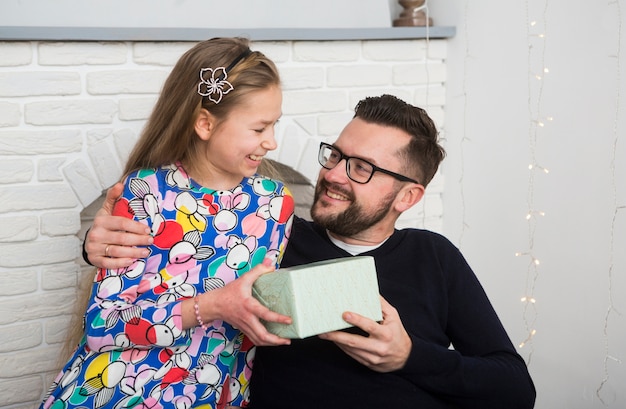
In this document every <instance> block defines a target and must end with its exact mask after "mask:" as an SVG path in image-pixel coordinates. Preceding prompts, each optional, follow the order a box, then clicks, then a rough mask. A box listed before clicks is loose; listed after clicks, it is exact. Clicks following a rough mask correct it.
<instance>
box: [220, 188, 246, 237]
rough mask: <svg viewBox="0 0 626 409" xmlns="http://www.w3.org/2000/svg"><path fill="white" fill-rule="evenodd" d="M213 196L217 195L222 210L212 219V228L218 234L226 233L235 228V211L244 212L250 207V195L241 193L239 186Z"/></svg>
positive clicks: (241, 189) (236, 219)
mask: <svg viewBox="0 0 626 409" xmlns="http://www.w3.org/2000/svg"><path fill="white" fill-rule="evenodd" d="M215 194H217V195H218V197H219V202H220V204H221V206H222V208H221V209H220V210H219V211H218V212H217V214H216V215H215V217H214V218H213V227H215V229H216V230H217V231H218V232H221V233H224V232H228V231H230V230H232V229H234V228H235V227H236V226H237V221H238V217H237V213H236V212H235V211H236V210H240V211H241V210H246V209H247V208H248V205H250V195H249V194H248V193H246V192H244V191H243V187H242V186H241V185H237V186H236V187H235V188H234V189H232V190H222V191H217V192H215Z"/></svg>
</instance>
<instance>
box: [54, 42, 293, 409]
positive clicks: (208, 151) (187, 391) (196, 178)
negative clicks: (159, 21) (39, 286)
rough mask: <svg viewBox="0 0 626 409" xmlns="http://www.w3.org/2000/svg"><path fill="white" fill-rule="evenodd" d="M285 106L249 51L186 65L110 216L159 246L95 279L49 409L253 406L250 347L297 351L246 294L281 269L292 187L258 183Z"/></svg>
mask: <svg viewBox="0 0 626 409" xmlns="http://www.w3.org/2000/svg"><path fill="white" fill-rule="evenodd" d="M281 103H282V95H281V88H280V80H279V75H278V72H277V69H276V67H275V65H274V63H273V62H272V61H271V60H269V59H268V58H266V57H265V56H264V55H263V54H261V53H259V52H252V51H250V49H249V48H248V42H247V41H246V40H244V39H237V38H216V39H212V40H208V41H204V42H201V43H199V44H197V45H196V46H195V47H193V48H192V49H190V50H189V51H188V52H187V53H185V54H184V55H183V56H182V57H181V59H180V60H179V61H178V63H177V64H176V66H175V67H174V68H173V70H172V72H171V74H170V75H169V77H168V79H167V81H166V82H165V85H164V88H163V91H162V93H161V95H160V98H159V100H158V101H157V103H156V106H155V108H154V111H153V112H152V115H151V117H150V118H149V120H148V122H147V124H146V127H145V130H144V131H143V133H142V135H141V137H140V139H139V141H138V142H137V145H136V146H135V148H134V150H133V152H132V153H131V155H130V157H129V159H128V163H127V165H126V169H125V171H124V174H125V175H126V178H125V182H124V192H123V195H122V198H121V199H120V200H119V201H118V202H117V203H116V205H115V208H114V214H116V215H124V216H126V217H128V218H131V219H135V220H139V221H142V222H143V223H145V224H146V226H147V227H148V228H150V229H151V233H152V235H153V237H154V243H153V245H151V246H149V248H148V250H149V255H148V256H147V257H145V258H143V259H139V260H137V261H136V262H135V263H134V264H133V265H131V266H130V267H127V268H120V269H99V270H98V272H97V275H96V277H95V279H94V283H93V287H92V291H91V296H90V300H89V305H88V308H87V311H86V313H85V317H84V334H83V337H82V339H81V341H80V343H79V345H78V348H77V350H76V351H75V352H74V354H73V355H72V356H71V358H70V359H69V361H68V362H67V364H66V365H65V366H64V368H63V369H62V371H61V373H60V374H59V375H58V376H57V378H56V379H55V381H54V383H53V385H52V387H51V388H50V391H49V393H48V396H47V397H46V398H45V399H44V402H43V405H42V407H43V408H46V409H47V408H72V407H85V408H102V407H106V408H133V407H136V408H147V407H150V408H190V407H192V406H193V407H197V406H202V407H205V408H221V407H225V406H227V405H233V406H245V405H246V404H247V384H248V380H249V377H250V371H251V365H252V362H251V360H252V358H253V349H252V346H253V345H252V343H256V344H259V345H282V344H287V343H289V341H288V340H286V339H282V338H279V337H276V336H275V335H272V334H269V333H268V332H267V331H266V330H265V328H264V327H263V325H262V323H261V320H270V321H276V322H283V323H289V322H290V321H289V318H288V317H285V316H282V315H278V314H276V313H272V312H271V311H269V310H267V309H266V308H264V307H262V306H261V305H260V304H259V303H257V302H256V301H255V300H254V299H253V298H252V297H251V294H250V288H251V286H252V283H253V282H254V280H255V279H256V278H257V277H258V276H259V275H260V274H263V273H265V272H268V271H271V270H272V269H273V268H275V267H277V266H278V264H279V262H280V259H281V255H282V253H283V251H284V248H285V246H286V244H287V239H288V236H289V232H290V229H291V221H292V218H293V209H294V204H293V198H292V197H291V195H290V193H289V192H288V191H287V189H286V188H285V186H284V185H283V184H282V183H280V182H278V181H276V180H273V179H270V178H267V177H263V176H260V175H258V174H257V173H256V172H257V168H258V167H259V165H260V164H261V161H262V159H263V157H264V156H265V154H266V153H267V152H269V151H271V150H273V149H275V148H276V141H275V139H274V125H275V124H276V122H277V121H278V119H279V117H280V116H281ZM108 251H109V250H108V247H107V249H106V250H105V253H107V252H108ZM255 266H257V267H256V268H255ZM244 273H246V274H245V275H244ZM239 277H241V279H237V278H239ZM244 333H245V334H246V335H247V336H245V337H244ZM251 341H252V342H251Z"/></svg>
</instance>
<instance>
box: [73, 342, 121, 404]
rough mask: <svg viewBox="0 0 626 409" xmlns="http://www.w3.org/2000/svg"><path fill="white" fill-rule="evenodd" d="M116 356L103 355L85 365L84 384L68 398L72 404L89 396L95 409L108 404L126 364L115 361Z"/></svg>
mask: <svg viewBox="0 0 626 409" xmlns="http://www.w3.org/2000/svg"><path fill="white" fill-rule="evenodd" d="M118 355H119V353H115V352H107V353H103V354H100V355H98V356H96V357H95V358H94V359H93V360H91V361H90V362H89V363H88V364H87V367H86V369H85V373H84V377H85V382H84V383H83V384H82V386H81V387H80V388H78V389H77V390H75V391H74V393H73V394H72V396H71V397H70V398H69V399H70V400H71V402H72V403H73V404H81V403H82V402H84V400H85V399H86V398H87V397H89V396H94V407H95V408H101V407H103V406H106V405H107V403H109V401H110V400H111V398H112V397H113V392H114V390H115V388H116V387H118V385H119V384H121V382H122V380H123V379H124V375H125V372H126V364H125V363H124V362H121V361H118V360H117V356H118Z"/></svg>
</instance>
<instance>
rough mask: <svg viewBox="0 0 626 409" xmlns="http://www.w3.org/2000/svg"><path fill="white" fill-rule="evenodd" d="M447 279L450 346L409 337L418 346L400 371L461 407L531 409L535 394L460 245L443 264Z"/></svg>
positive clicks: (414, 335)
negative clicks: (461, 251) (459, 250)
mask: <svg viewBox="0 0 626 409" xmlns="http://www.w3.org/2000/svg"><path fill="white" fill-rule="evenodd" d="M441 264H442V267H443V269H444V272H445V273H444V274H445V276H446V277H447V283H448V284H447V297H448V317H447V323H446V325H445V333H446V336H447V337H448V339H449V340H450V343H451V347H445V346H443V345H440V344H437V343H434V342H429V341H427V340H424V339H421V338H420V334H416V333H411V332H410V330H409V335H410V337H411V341H412V342H413V348H412V351H411V354H410V356H409V359H408V361H407V363H406V365H405V367H404V368H403V369H402V370H400V371H398V373H399V374H400V375H401V376H404V377H406V378H408V379H409V380H410V381H412V382H414V383H415V384H416V385H418V386H419V387H421V388H423V389H425V390H428V391H431V392H433V393H435V394H437V395H439V396H442V397H444V398H445V399H446V400H448V401H450V402H452V403H454V404H456V405H458V407H459V408H480V409H492V408H493V409H500V408H508V409H530V408H532V407H533V406H534V402H535V397H536V392H535V387H534V385H533V382H532V379H531V377H530V375H529V373H528V369H527V367H526V364H525V362H524V360H523V359H522V357H521V356H520V355H519V354H518V353H517V352H516V351H515V348H514V346H513V345H512V343H511V340H510V339H509V337H508V335H507V333H506V331H505V329H504V327H503V326H502V323H501V322H500V319H499V318H498V316H497V315H496V312H495V310H494V309H493V307H492V305H491V303H490V301H489V300H488V298H487V295H486V294H485V292H484V290H483V288H482V286H481V284H480V283H479V281H478V279H477V277H476V276H475V274H474V273H473V271H472V270H471V268H470V267H469V265H468V264H467V263H466V261H465V259H464V258H463V257H462V255H461V254H460V252H458V250H457V249H456V248H454V250H453V251H450V252H449V254H446V256H445V257H444V260H443V261H442V262H441Z"/></svg>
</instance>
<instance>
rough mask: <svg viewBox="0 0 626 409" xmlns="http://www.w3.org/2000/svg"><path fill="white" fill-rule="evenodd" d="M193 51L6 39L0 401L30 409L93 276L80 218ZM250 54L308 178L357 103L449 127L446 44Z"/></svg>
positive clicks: (412, 217) (0, 165)
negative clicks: (277, 96) (377, 100)
mask: <svg viewBox="0 0 626 409" xmlns="http://www.w3.org/2000/svg"><path fill="white" fill-rule="evenodd" d="M192 45H193V43H185V42H182V43H181V42H176V43H150V42H138V43H130V42H92V43H90V42H67V43H53V42H4V43H2V42H0V56H1V57H0V225H1V228H0V274H1V277H2V285H0V367H1V368H2V371H1V372H0V406H2V407H6V408H12V409H17V408H20V409H21V408H35V407H37V406H38V404H39V401H40V399H41V397H42V395H43V393H44V392H45V390H46V389H47V388H48V386H49V384H50V382H51V378H52V376H53V375H54V373H55V372H56V371H57V369H58V368H57V363H58V355H59V352H60V348H61V345H62V343H63V339H64V336H65V332H66V329H67V326H68V322H69V316H70V313H71V311H72V308H73V305H74V300H75V294H76V289H77V286H78V285H79V278H80V276H81V271H83V270H86V269H87V268H85V267H84V266H83V264H82V263H81V260H80V239H81V238H82V235H83V233H84V229H85V226H81V212H82V214H83V219H85V218H87V219H88V217H89V215H92V214H93V212H94V211H95V209H97V208H98V206H99V204H98V203H99V202H98V199H100V198H101V194H102V192H103V191H104V190H105V189H106V188H107V187H108V186H110V185H111V184H113V183H114V182H115V181H116V180H117V179H119V177H120V173H121V168H122V163H123V162H124V159H125V157H126V156H127V154H128V152H129V150H130V149H131V148H132V145H133V143H134V141H135V138H136V137H137V134H138V133H139V131H140V130H141V127H142V125H143V123H144V121H145V119H146V118H147V116H148V114H149V113H150V110H151V108H152V105H153V104H154V101H155V100H156V97H157V95H158V92H159V90H160V88H161V85H162V83H163V81H164V79H165V78H166V76H167V74H168V72H169V70H170V69H171V67H172V66H173V64H174V63H175V62H176V60H177V59H178V58H179V57H180V55H181V54H182V53H183V52H185V51H186V50H187V49H188V48H190V47H191V46H192ZM253 48H254V49H258V50H260V51H263V52H265V53H266V54H267V55H268V56H269V57H270V58H272V59H273V60H274V61H275V62H276V63H277V64H278V67H279V69H280V71H281V74H282V78H283V89H284V107H283V112H284V117H283V119H282V120H281V123H280V127H279V129H278V132H277V139H278V142H279V146H280V147H279V149H278V151H276V152H274V153H273V154H272V156H271V157H272V158H273V159H277V160H279V161H281V162H283V163H285V164H287V165H290V166H292V167H294V168H296V169H297V170H299V171H300V172H302V173H303V174H304V175H305V176H307V177H308V178H309V179H311V180H313V181H314V180H315V176H316V174H317V171H318V165H317V163H316V160H315V158H316V150H317V145H318V142H319V141H320V140H332V139H333V138H334V137H336V136H337V135H338V133H339V132H340V131H341V129H342V127H343V126H344V125H345V124H346V123H347V121H348V120H349V119H350V118H351V116H352V109H353V108H354V106H355V104H356V102H357V101H358V100H360V99H361V98H363V97H365V96H368V95H378V94H381V93H391V94H394V95H397V96H398V97H400V98H403V99H405V100H407V101H409V102H412V103H414V104H417V105H420V106H422V107H424V108H426V109H427V110H428V111H429V113H430V114H431V116H432V117H433V118H434V119H435V122H436V123H437V124H438V126H439V127H440V129H443V125H444V121H443V120H444V118H443V105H444V104H445V80H446V65H445V64H446V60H445V59H446V41H445V40H430V41H426V40H399V41H391V40H389V41H386V40H385V41H330V42H305V41H303V42H290V41H279V42H257V43H254V44H253ZM442 191H443V180H442V179H441V177H439V176H438V177H436V178H435V180H434V181H433V182H432V184H431V185H430V186H429V188H428V190H427V192H428V195H427V197H426V198H425V200H424V201H423V203H421V204H420V205H418V206H416V207H415V208H414V209H412V210H411V211H409V212H407V214H406V215H404V216H403V217H402V218H401V220H400V222H399V226H400V227H404V226H416V227H422V226H425V227H426V228H429V229H432V230H437V231H439V230H440V227H441V219H442V205H441V193H442ZM95 201H96V203H94V202H95ZM90 205H91V206H90ZM88 207H89V208H88ZM86 208H88V209H86ZM85 209H86V210H85Z"/></svg>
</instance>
